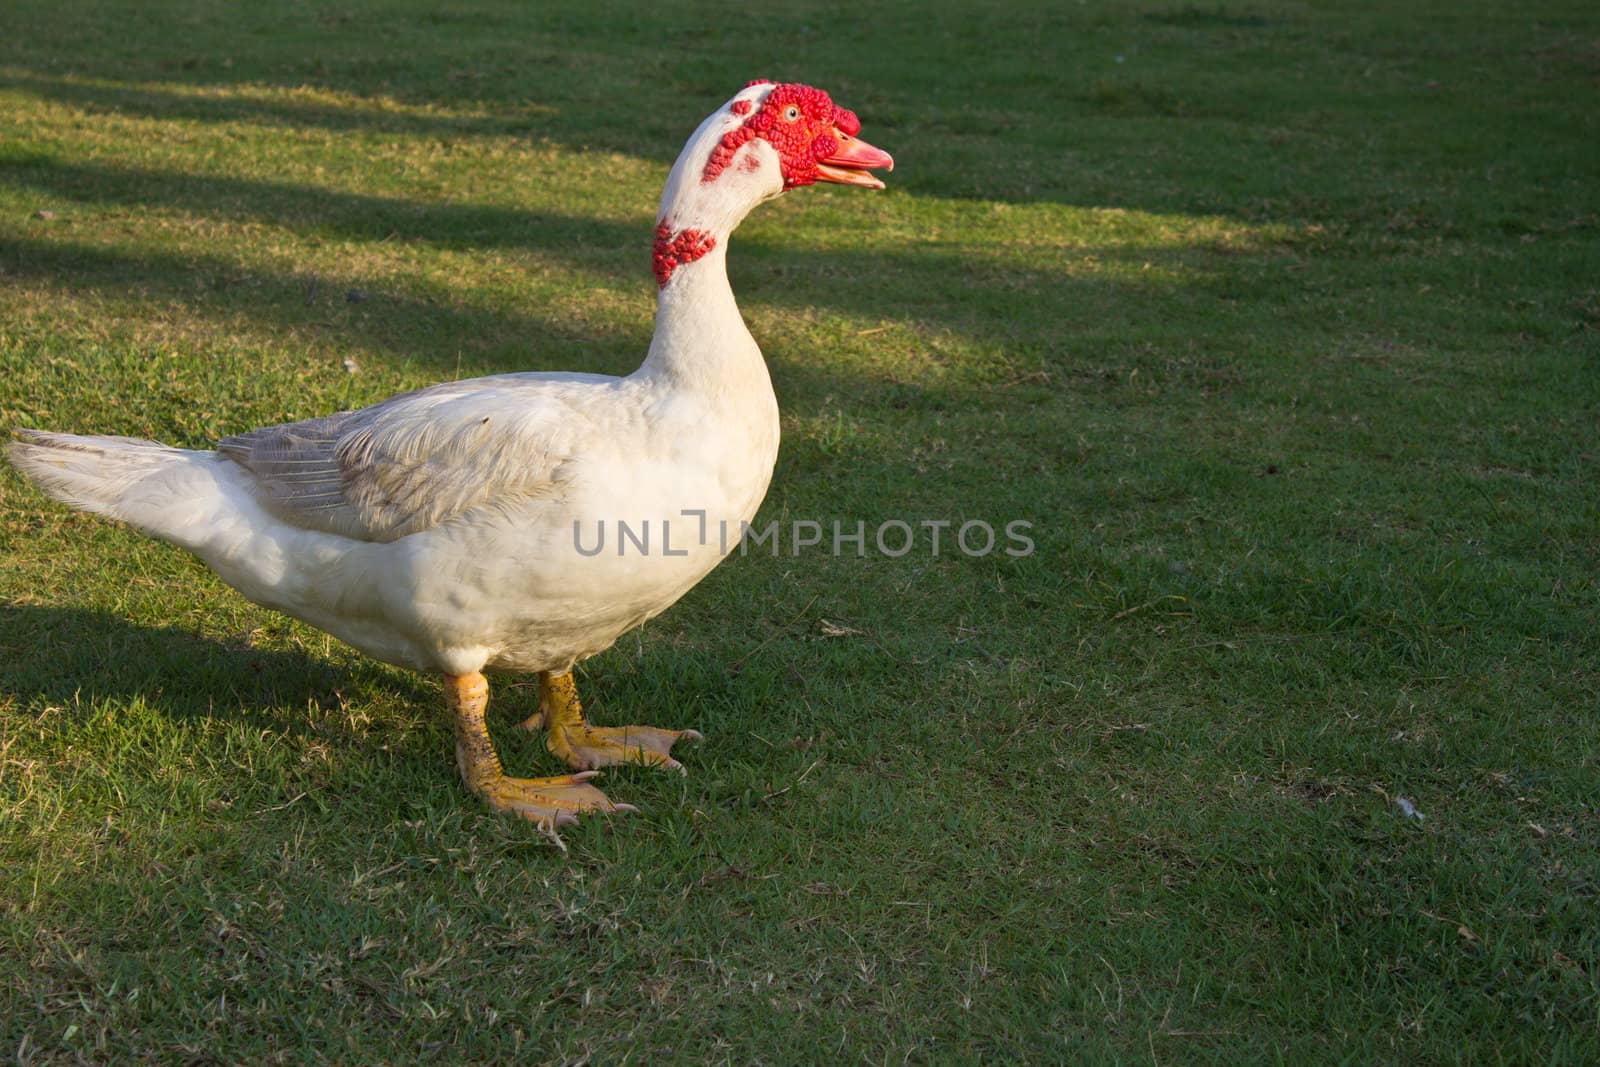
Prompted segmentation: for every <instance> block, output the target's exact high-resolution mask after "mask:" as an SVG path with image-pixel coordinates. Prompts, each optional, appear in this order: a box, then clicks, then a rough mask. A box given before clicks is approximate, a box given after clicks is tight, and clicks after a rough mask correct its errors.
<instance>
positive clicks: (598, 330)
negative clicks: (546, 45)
mask: <svg viewBox="0 0 1600 1067" xmlns="http://www.w3.org/2000/svg"><path fill="white" fill-rule="evenodd" d="M0 181H4V182H5V183H7V184H10V185H12V186H13V187H19V188H29V189H32V190H35V191H37V193H39V194H40V195H41V196H43V197H48V198H51V199H52V202H59V201H62V200H68V201H76V202H79V203H83V204H115V205H126V206H129V207H149V206H164V207H171V208H175V209H178V210H181V211H185V212H190V213H193V214H196V215H203V216H207V217H213V218H222V219H229V220H234V221H239V222H251V223H262V224H267V225H272V226H277V227H282V228H284V229H287V230H289V231H292V232H296V233H299V234H303V235H306V236H311V237H323V236H334V237H338V238H345V239H351V240H357V241H369V242H379V241H382V240H385V239H387V238H397V239H398V240H399V241H400V242H401V243H402V244H406V243H423V244H425V245H427V246H429V247H436V248H451V249H461V250H469V251H470V250H477V249H511V250H519V249H520V250H527V251H530V252H535V253H537V254H539V255H540V256H543V257H548V258H552V259H554V260H556V261H558V262H560V263H561V264H562V265H563V266H565V267H568V268H571V269H573V270H575V271H579V272H582V273H583V274H585V275H587V276H588V277H591V278H595V279H598V280H602V281H603V282H604V283H605V284H609V285H612V286H615V287H616V288H617V289H618V290H621V291H626V290H627V289H628V288H630V287H637V289H638V290H639V293H640V312H641V314H640V316H639V319H638V324H637V326H629V327H618V326H616V325H615V324H609V323H594V322H589V323H585V324H584V325H583V326H582V328H581V329H574V328H573V327H572V326H571V324H570V323H565V324H564V323H558V322H556V321H554V320H552V319H549V318H545V317H541V316H538V315H536V314H524V313H521V312H513V311H509V310H502V309H498V308H494V309H491V308H484V307H473V306H471V305H467V304H463V303H462V302H461V301H460V300H459V298H458V297H457V296H455V295H454V293H453V292H452V291H450V290H448V289H445V288H440V289H438V291H437V294H436V295H433V296H430V295H427V294H419V293H418V292H417V289H418V288H419V287H418V286H416V285H413V286H412V292H411V293H409V294H407V293H398V292H393V291H385V289H384V284H385V283H382V282H375V281H372V280H370V279H367V278H364V277H361V276H359V275H357V274H348V275H345V276H341V277H337V278H322V279H319V283H320V284H322V285H324V286H326V287H327V288H325V289H324V290H323V292H324V293H327V292H329V291H330V290H332V291H334V292H337V291H340V290H343V289H360V290H363V291H371V292H372V293H373V294H374V296H375V297H378V298H379V299H376V300H375V301H374V302H373V303H372V304H371V305H370V306H369V307H368V308H367V309H365V311H363V312H362V313H358V314H348V313H345V312H344V310H343V309H341V310H340V313H339V314H338V315H336V316H335V317H336V318H338V320H339V321H338V322H337V323H334V324H330V323H328V321H327V320H328V318H329V314H328V312H327V311H326V310H325V309H324V308H322V307H313V306H312V305H311V299H310V296H311V294H310V292H309V289H310V287H311V285H312V284H313V279H314V278H315V277H316V275H315V274H314V273H313V272H312V271H310V270H309V269H308V270H307V271H306V272H305V273H303V274H298V273H274V272H266V271H260V270H254V269H251V268H247V267H241V266H239V265H238V264H236V263H234V262H232V261H229V260H227V259H225V258H222V257H211V256H192V255H180V254H174V253H167V252H150V251H140V252H136V253H135V252H123V251H118V250H114V249H106V248H104V247H101V246H98V245H93V244H90V243H87V242H85V243H74V242H70V241H66V240H62V239H61V237H59V236H57V235H58V234H61V233H62V231H61V230H60V229H52V230H48V231H47V230H42V229H41V230H39V231H38V232H39V233H40V234H41V236H40V237H39V238H37V239H35V238H33V237H15V238H11V239H3V238H0V257H3V259H4V262H5V266H6V269H7V270H8V272H10V273H11V274H12V275H13V276H16V277H32V278H35V279H38V280H40V281H44V282H48V283H49V284H52V285H65V286H66V287H68V288H71V289H88V290H117V289H123V290H125V291H127V292H130V293H132V294H135V295H140V296H143V297H144V298H146V299H152V300H153V299H156V298H160V299H162V300H166V301H176V302H179V303H182V304H185V305H188V306H189V307H191V308H193V309H196V310H204V312H205V313H207V314H211V315H216V314H217V313H218V312H220V311H223V310H224V309H225V310H226V311H229V312H232V313H235V314H240V313H242V314H244V315H247V316H249V317H250V318H253V319H256V320H258V321H261V322H263V323H265V324H268V325H272V326H275V327H278V328H281V327H285V326H287V327H295V328H299V327H305V328H307V329H313V330H320V329H325V328H329V327H330V325H331V326H332V328H334V329H336V330H340V331H350V332H352V333H353V334H354V336H352V337H349V338H346V340H350V341H354V343H358V344H365V345H372V346H375V347H378V348H381V349H384V350H387V351H390V352H392V353H394V354H396V355H400V356H402V357H404V358H406V359H413V360H417V361H419V362H422V363H424V364H426V365H431V366H433V367H434V368H436V369H442V368H444V367H448V366H454V365H455V364H456V363H457V362H458V360H459V353H460V352H461V350H462V349H463V348H465V349H467V350H468V351H469V352H475V353H480V354H483V355H484V356H485V358H486V359H488V360H489V362H491V363H492V364H493V365H494V366H496V367H497V368H498V369H505V370H512V369H546V368H549V369H559V368H561V367H563V366H565V365H568V364H566V363H564V362H563V360H564V359H566V360H570V359H571V355H569V354H568V353H567V352H558V353H552V354H551V356H550V358H549V360H548V361H547V360H546V359H545V358H544V354H545V352H546V351H547V350H548V349H550V348H551V347H552V343H553V346H554V347H555V348H558V349H570V348H572V347H576V346H578V345H582V346H584V347H585V348H586V349H589V350H588V351H587V352H585V353H582V354H578V355H577V359H578V362H579V365H582V366H585V367H586V368H595V369H602V370H606V371H608V372H612V373H626V372H627V371H630V370H632V369H633V367H634V366H636V365H637V362H638V360H639V359H640V358H642V355H643V352H644V349H645V347H646V346H647V345H648V343H649V332H648V325H649V320H648V317H647V312H646V311H645V309H646V307H647V305H646V303H645V301H646V300H647V299H648V297H647V295H646V294H647V293H648V292H649V290H650V285H649V280H648V273H647V271H646V257H645V247H646V246H645V242H646V240H647V238H648V226H647V225H646V224H645V223H644V222H643V221H641V222H640V223H639V224H638V225H634V224H632V223H624V222H615V221H608V220H602V219H595V218H591V217H586V216H582V215H573V214H566V213H561V212H554V211H541V210H534V209H522V208H512V207H501V206H495V205H485V204H459V203H423V202H418V201H412V200H402V199H396V198H386V197H376V196H368V195H362V194H357V193H349V192H341V191H337V190H326V189H317V188H311V187H307V186H300V185H294V184H287V183H279V182H270V181H261V180H254V179H242V178H222V177H210V176H195V175H187V174H182V173H177V172H172V171H163V170H150V169H141V168H128V167H114V166H106V165H100V164H86V163H67V162H61V161H58V160H55V159H53V158H51V157H49V156H44V155H36V156H31V157H26V158H21V159H17V158H13V159H11V160H9V161H7V162H5V163H4V164H0ZM641 218H643V217H642V216H641ZM70 221H71V220H70V219H69V220H68V222H69V223H70ZM66 232H68V233H70V232H71V230H70V229H68V230H67V231H66ZM736 244H737V248H736V250H735V252H734V255H733V258H732V262H731V265H730V271H731V273H732V275H733V278H734V283H735V289H736V292H737V293H738V295H739V297H740V299H741V302H742V303H743V304H744V305H745V307H746V308H747V309H756V308H759V307H761V306H763V305H767V306H774V307H781V308H788V309H793V310H808V309H810V308H812V307H825V308H828V309H830V310H832V311H838V312H843V313H848V314H851V315H854V316H857V317H858V318H861V319H865V320H871V321H878V320H884V319H890V318H897V319H900V320H902V321H904V322H905V323H907V324H908V325H911V326H912V327H913V328H915V329H919V330H923V331H930V332H934V333H937V332H940V331H950V332H952V333H955V334H958V335H961V336H964V337H968V338H971V339H972V340H974V341H978V342H980V343H994V342H1004V343H1006V344H1008V345H1011V346H1016V347H1017V348H1018V349H1019V350H1021V351H1024V352H1028V351H1029V350H1030V349H1031V350H1037V352H1039V353H1051V352H1053V351H1054V350H1056V349H1059V347H1060V345H1061V344H1062V338H1063V336H1066V335H1067V334H1066V333H1064V332H1063V331H1062V330H1061V329H1060V326H1061V324H1062V323H1063V322H1070V321H1072V320H1073V319H1075V318H1079V319H1085V320H1090V321H1093V320H1094V319H1097V318H1100V319H1105V320H1107V321H1114V320H1115V319H1116V318H1118V317H1121V318H1123V319H1125V320H1129V321H1134V320H1139V319H1153V318H1156V317H1157V315H1156V314H1155V312H1156V308H1155V306H1154V305H1155V304H1156V303H1158V302H1160V301H1161V300H1162V299H1163V297H1164V294H1165V293H1167V292H1170V291H1171V290H1173V289H1177V288H1185V289H1202V290H1203V289H1206V288H1208V287H1211V286H1213V285H1214V284H1215V283H1214V282H1213V281H1212V280H1211V279H1209V278H1208V277H1207V276H1206V275H1207V270H1208V269H1210V268H1214V269H1215V270H1216V271H1217V273H1219V274H1221V273H1226V272H1237V271H1238V270H1239V269H1241V267H1242V266H1244V265H1247V264H1248V263H1250V262H1253V261H1258V260H1260V259H1263V258H1267V257H1271V256H1273V255H1276V254H1279V252H1281V249H1276V248H1271V247H1263V248H1261V249H1257V250H1254V251H1252V252H1250V253H1248V254H1244V255H1240V254H1239V253H1238V252H1236V251H1228V252H1225V253H1224V252H1217V253H1215V254H1213V253H1211V252H1209V251H1208V250H1207V249H1206V248H1205V247H1196V246H1194V245H1181V244H1163V245H1126V246H1117V247H1110V248H1098V249H1095V250H1094V251H1093V254H1094V258H1095V259H1097V260H1098V261H1100V262H1101V263H1103V264H1110V265H1112V266H1114V267H1116V266H1126V267H1128V268H1130V269H1128V270H1127V271H1126V273H1125V274H1124V275H1122V276H1118V277H1107V276H1099V277H1092V278H1084V277H1074V276H1070V275H1068V274H1067V273H1066V271H1065V270H1063V269H1061V268H1059V267H1058V268H1054V269H1052V268H1049V267H1038V266H1023V265H1018V264H1015V263H1011V262H1005V261H1002V260H994V259H992V258H985V257H982V256H977V257H974V256H970V255H968V254H967V252H966V251H965V250H964V249H960V248H948V247H939V246H934V245H926V246H923V245H919V246H913V247H910V248H903V249H895V250H892V251H874V250H869V249H848V250H828V251H817V250H812V249H804V250H797V249H796V248H794V247H792V246H791V245H789V244H787V243H784V242H780V241H773V240H771V239H770V238H768V237H766V236H764V235H757V234H750V233H748V232H747V233H745V234H742V235H740V236H739V237H738V238H737V240H736ZM1133 265H1141V266H1143V267H1146V268H1149V267H1155V268H1158V269H1157V270H1155V271H1154V272H1153V273H1147V274H1144V275H1143V278H1145V279H1148V278H1159V277H1162V276H1166V277H1167V278H1169V279H1170V278H1171V277H1172V276H1173V275H1177V274H1182V275H1184V277H1183V279H1182V280H1181V281H1171V280H1167V281H1151V280H1142V279H1140V278H1138V277H1136V276H1135V275H1134V272H1133V270H1132V269H1131V268H1132V267H1133ZM796 279H799V280H800V284H796ZM880 281H889V282H891V283H892V284H874V282H880ZM244 293H248V294H249V295H248V296H243V295H240V294H244ZM1170 313H1171V309H1170V308H1167V309H1165V310H1163V311H1162V314H1163V315H1170ZM1226 313H1227V312H1226V309H1225V308H1219V307H1210V308H1208V309H1207V315H1208V319H1209V321H1211V323H1212V324H1213V326H1214V325H1215V319H1216V317H1217V316H1218V315H1225V314H1226ZM761 340H763V342H765V347H766V350H767V353H768V356H769V358H771V359H772V360H773V362H774V363H775V364H778V365H781V374H782V375H783V377H785V378H787V379H794V378H797V377H798V378H802V379H803V378H805V377H806V376H807V374H808V370H807V362H806V360H805V359H803V358H801V357H800V356H799V355H798V354H795V353H792V352H791V351H789V350H788V348H787V346H786V345H785V343H784V341H785V339H784V337H783V335H781V334H779V335H775V336H771V337H763V338H761ZM596 341H598V342H600V344H601V345H603V346H604V347H603V349H602V352H601V353H600V356H601V358H600V359H599V360H598V363H599V366H598V367H597V366H596V363H597V361H596V358H595V355H596V353H595V352H594V351H593V349H592V346H593V345H594V343H595V342H596ZM866 377H867V376H863V381H861V382H859V383H856V384H863V385H864V384H870V383H869V382H868V381H867V380H866ZM816 384H817V385H818V386H819V387H820V388H824V389H827V388H839V387H841V386H842V385H848V384H850V383H847V382H840V381H839V380H837V379H830V380H829V381H818V382H817V383H816Z"/></svg>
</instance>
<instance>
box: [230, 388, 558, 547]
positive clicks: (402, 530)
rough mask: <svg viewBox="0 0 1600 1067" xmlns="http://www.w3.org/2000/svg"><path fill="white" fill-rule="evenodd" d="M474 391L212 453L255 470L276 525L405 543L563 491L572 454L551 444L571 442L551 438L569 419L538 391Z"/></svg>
mask: <svg viewBox="0 0 1600 1067" xmlns="http://www.w3.org/2000/svg"><path fill="white" fill-rule="evenodd" d="M473 384H475V383H450V384H447V385H444V386H436V387H434V388H432V389H424V390H421V391H419V392H416V393H407V394H404V395H402V396H397V397H394V398H392V399H390V400H386V401H384V402H383V403H381V404H376V405H374V406H372V407H370V408H364V409H362V410H360V411H345V412H340V413H339V414H337V415H328V416H325V417H323V418H317V419H307V420H305V421H304V422H292V423H286V424H284V425H281V426H268V427H264V428H262V429H259V430H252V431H250V432H249V433H243V434H238V435H236V436H233V437H229V438H227V439H225V440H223V441H222V442H220V443H219V444H218V445H217V451H219V452H220V453H222V455H224V456H226V457H227V458H228V459H230V460H232V461H233V462H234V463H236V464H238V465H239V466H240V467H242V468H243V469H244V470H246V471H248V472H249V474H250V475H251V480H252V483H253V487H254V489H255V491H256V496H257V498H258V499H259V500H260V501H261V502H262V504H263V505H264V506H265V507H266V508H267V509H268V510H269V511H271V512H272V513H273V514H274V515H275V516H277V517H278V518H280V519H283V520H284V521H286V522H289V523H292V524H294V525H296V526H300V527H303V528H306V529H314V530H325V531H327V532H329V533H337V534H343V535H344V536H346V537H354V538H358V539H360V540H363V541H394V540H398V539H399V538H401V537H405V536H406V535H407V534H411V533H416V532H418V531H420V530H426V529H430V528H432V527H434V526H438V525H440V524H441V523H443V522H446V521H448V520H450V519H452V518H454V517H455V516H457V515H460V514H462V513H463V512H466V511H470V510H473V509H475V508H480V507H486V506H503V505H505V504H507V503H511V502H513V501H517V500H527V499H530V498H533V497H538V496H544V495H549V494H551V493H553V492H555V491H556V490H558V489H559V487H560V484H561V482H562V480H563V479H562V473H561V472H562V468H563V466H564V464H565V463H566V462H567V459H568V457H567V456H565V455H561V454H560V453H559V450H556V449H554V448H552V443H553V442H552V438H559V437H561V436H564V435H563V434H561V433H559V432H556V433H552V432H551V431H552V429H557V428H558V427H559V423H560V415H561V414H562V413H561V412H560V411H559V410H557V411H554V412H552V411H551V410H550V405H549V404H540V403H538V400H539V399H541V397H540V396H538V395H535V396H534V397H532V398H524V399H522V401H521V402H520V403H519V404H517V405H511V404H507V403H504V402H503V399H504V394H503V389H504V387H503V386H502V387H501V389H489V388H484V387H480V388H478V389H465V388H463V386H469V385H473ZM530 401H531V402H530ZM560 406H561V405H557V407H558V408H559V407H560ZM552 416H554V417H553V418H552ZM552 423H554V424H555V426H552Z"/></svg>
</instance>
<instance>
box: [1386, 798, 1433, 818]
mask: <svg viewBox="0 0 1600 1067" xmlns="http://www.w3.org/2000/svg"><path fill="white" fill-rule="evenodd" d="M1394 809H1395V810H1396V811H1398V812H1399V813H1400V814H1401V815H1402V816H1403V817H1405V818H1407V819H1415V820H1417V822H1421V821H1422V820H1423V819H1425V818H1427V816H1426V815H1424V814H1422V812H1420V811H1418V810H1417V806H1416V805H1415V804H1413V803H1411V801H1409V800H1407V799H1406V798H1405V797H1395V798H1394Z"/></svg>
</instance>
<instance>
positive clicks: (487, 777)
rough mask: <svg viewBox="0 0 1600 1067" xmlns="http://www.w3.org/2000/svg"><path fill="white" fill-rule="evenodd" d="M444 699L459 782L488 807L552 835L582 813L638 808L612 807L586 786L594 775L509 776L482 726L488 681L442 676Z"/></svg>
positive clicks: (467, 676) (469, 676)
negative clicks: (452, 729)
mask: <svg viewBox="0 0 1600 1067" xmlns="http://www.w3.org/2000/svg"><path fill="white" fill-rule="evenodd" d="M444 700H445V703H446V704H447V705H448V706H449V708H450V712H451V714H452V715H453V717H454V718H455V724H456V766H457V767H459V768H460V769H461V780H462V781H463V782H465V783H466V784H467V788H468V789H470V790H472V791H473V792H474V793H476V794H477V795H478V796H480V797H482V798H483V799H484V801H485V802H486V803H488V805H489V806H490V807H491V808H495V809H496V810H499V811H513V812H516V813H517V814H518V815H521V816H522V817H523V818H525V819H531V820H532V821H534V822H536V823H538V824H539V825H540V826H541V827H543V828H544V829H546V830H549V831H552V832H553V831H554V830H555V828H556V827H558V826H563V825H566V824H568V823H575V822H577V821H578V816H579V815H581V814H583V813H584V812H588V811H607V812H610V811H635V810H637V809H635V808H634V807H633V806H632V805H631V804H613V803H612V802H611V801H610V800H608V799H606V795H605V794H604V793H602V792H600V790H598V789H596V788H595V787H594V786H592V785H590V784H589V779H590V778H593V777H594V772H593V771H590V772H588V773H586V774H565V775H561V776H560V777H556V778H511V777H508V776H507V775H506V772H505V768H504V767H503V766H502V765H501V763H500V757H499V756H498V755H496V754H495V751H494V743H493V742H492V741H490V740H489V731H488V729H487V728H486V727H485V726H484V722H483V713H484V710H485V709H486V708H488V706H489V681H488V679H486V678H485V677H484V676H483V675H481V674H460V675H446V676H445V680H444ZM557 840H558V841H559V840H560V839H559V838H558V839H557Z"/></svg>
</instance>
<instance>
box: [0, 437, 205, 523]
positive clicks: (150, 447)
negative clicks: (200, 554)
mask: <svg viewBox="0 0 1600 1067" xmlns="http://www.w3.org/2000/svg"><path fill="white" fill-rule="evenodd" d="M16 435H17V439H16V440H14V441H9V442H7V443H6V446H5V451H6V458H8V459H10V460H11V462H12V464H13V465H15V466H16V468H17V469H18V470H19V471H21V472H22V473H23V474H24V475H26V476H27V477H28V479H29V480H31V481H32V482H33V483H34V484H35V485H37V486H38V487H39V488H40V489H43V490H44V491H45V492H46V493H49V494H50V495H51V496H53V497H55V498H56V499H57V500H59V501H61V502H62V503H63V504H68V505H71V506H72V507H75V508H78V509H80V510H82V511H90V512H94V513H95V514H97V515H105V516H107V517H108V518H113V519H121V520H122V521H123V522H127V523H131V524H132V525H134V526H137V527H139V528H140V529H142V530H146V531H148V532H150V533H153V534H155V535H156V536H158V537H164V538H166V539H168V540H172V541H177V542H178V543H180V544H182V543H184V542H185V540H187V539H186V538H184V537H183V536H182V533H183V531H184V529H185V527H186V526H187V525H188V522H186V521H185V520H186V519H189V518H191V513H192V511H193V506H194V504H195V503H197V501H196V499H195V498H196V496H207V495H212V494H211V493H208V492H207V490H208V489H211V487H212V486H213V485H214V480H213V479H212V478H211V477H209V476H208V473H209V472H207V471H206V470H205V468H207V467H208V466H209V465H210V462H211V461H212V460H214V459H215V453H212V452H191V451H186V450H184V449H181V448H171V447H169V446H167V445H163V444H158V443H157V442H155V441H144V440H141V439H139V438H137V437H80V436H78V435H76V434H69V433H49V432H47V431H44V430H21V429H19V430H17V431H16Z"/></svg>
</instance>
